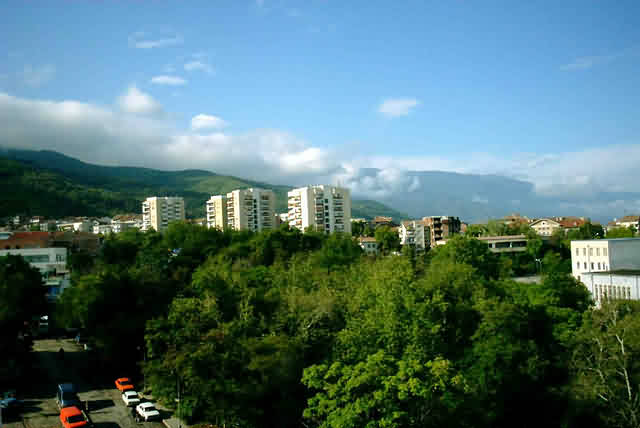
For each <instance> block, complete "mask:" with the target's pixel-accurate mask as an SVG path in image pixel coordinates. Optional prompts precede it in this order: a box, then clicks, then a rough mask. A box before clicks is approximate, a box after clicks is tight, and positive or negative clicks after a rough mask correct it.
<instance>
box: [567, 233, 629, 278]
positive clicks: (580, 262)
mask: <svg viewBox="0 0 640 428" xmlns="http://www.w3.org/2000/svg"><path fill="white" fill-rule="evenodd" d="M628 269H631V270H634V269H640V238H619V239H592V240H585V241H571V273H572V274H573V276H574V277H575V278H577V279H578V280H582V276H583V275H584V274H585V273H591V272H611V271H619V270H628Z"/></svg>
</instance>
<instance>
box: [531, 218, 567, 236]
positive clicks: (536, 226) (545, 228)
mask: <svg viewBox="0 0 640 428" xmlns="http://www.w3.org/2000/svg"><path fill="white" fill-rule="evenodd" d="M530 226H531V228H532V229H533V230H535V232H536V233H537V234H538V235H540V236H551V235H553V232H555V231H556V230H557V229H561V227H562V226H560V223H559V222H557V221H555V220H553V219H551V218H539V219H537V220H534V221H533V222H531V224H530Z"/></svg>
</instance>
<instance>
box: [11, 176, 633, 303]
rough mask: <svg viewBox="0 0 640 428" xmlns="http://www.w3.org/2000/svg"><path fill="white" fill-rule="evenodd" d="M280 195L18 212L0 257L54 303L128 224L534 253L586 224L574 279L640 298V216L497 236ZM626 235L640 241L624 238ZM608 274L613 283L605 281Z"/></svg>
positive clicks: (339, 190)
mask: <svg viewBox="0 0 640 428" xmlns="http://www.w3.org/2000/svg"><path fill="white" fill-rule="evenodd" d="M275 199H276V196H275V194H274V192H273V191H272V190H267V189H260V188H249V189H238V190H234V191H231V192H229V193H227V194H225V195H212V196H211V198H210V199H208V200H207V201H204V205H205V207H206V217H205V218H196V219H186V217H185V203H184V198H182V197H179V196H161V197H159V196H152V197H148V198H147V199H146V200H145V201H143V202H142V209H141V213H136V214H134V213H131V214H122V215H116V216H113V217H73V218H62V219H50V218H45V217H42V216H32V217H26V216H20V215H16V216H13V217H8V218H4V219H1V220H0V224H2V226H0V256H5V255H8V254H12V255H21V256H22V257H24V258H25V260H27V261H28V262H29V263H30V264H32V266H34V267H36V268H38V269H39V270H40V271H41V272H42V274H43V277H44V279H45V284H46V286H47V287H48V293H47V297H48V298H49V300H50V301H54V300H55V299H56V298H57V296H59V295H60V293H61V292H62V291H63V290H64V289H65V288H66V287H68V286H69V285H70V281H69V280H70V270H69V268H68V266H67V259H68V256H69V252H70V251H84V252H87V253H88V254H96V253H97V252H98V251H99V248H100V245H101V243H102V241H103V239H104V237H105V236H109V235H111V234H120V233H123V232H125V231H131V230H140V231H143V232H146V231H151V230H155V231H158V232H163V231H165V230H166V229H167V227H168V226H169V224H171V223H173V222H188V223H192V224H197V225H200V226H203V227H206V228H215V229H218V230H220V231H225V230H236V231H251V232H261V231H265V230H272V229H277V228H279V227H281V226H282V225H284V224H288V225H289V227H292V228H296V229H299V230H300V231H302V232H304V231H309V230H312V231H315V232H322V233H327V234H329V233H334V232H339V233H345V234H351V235H353V236H354V238H355V239H357V241H358V244H359V245H360V247H361V249H362V250H363V252H364V253H366V254H371V255H377V254H379V253H380V251H381V245H380V243H379V242H378V240H377V239H376V237H375V231H376V230H379V229H380V228H386V230H387V231H388V232H391V233H392V234H394V235H397V237H398V242H399V245H400V247H401V248H403V247H410V248H412V249H413V250H415V251H418V252H421V251H422V252H424V251H428V250H429V249H431V248H433V247H437V246H441V245H444V244H446V243H447V241H448V240H449V239H450V238H451V237H453V236H455V235H458V234H467V235H471V236H474V237H475V238H477V239H478V240H480V241H482V242H484V243H486V244H487V246H488V248H489V250H490V251H491V252H493V253H518V252H525V251H527V243H528V242H529V241H530V239H531V238H532V237H534V236H535V237H538V238H540V239H543V240H550V239H552V237H554V236H560V237H566V236H568V235H569V234H570V232H571V231H577V230H579V229H580V228H583V227H585V226H586V225H589V226H590V227H594V228H596V229H598V230H601V231H602V232H601V233H600V234H599V235H598V234H596V235H597V236H596V237H597V238H598V239H593V240H590V241H584V240H580V241H574V242H572V243H571V260H572V274H573V276H574V277H575V278H577V279H578V280H581V281H582V282H583V283H585V285H586V286H587V288H588V289H589V291H590V292H591V293H592V296H593V298H594V301H595V302H596V304H599V303H601V302H602V299H603V298H604V296H606V295H609V296H616V297H618V296H619V297H624V298H629V299H639V298H640V238H635V237H637V236H638V230H640V215H625V216H623V217H620V218H613V219H612V220H611V221H610V222H608V223H607V224H606V225H605V226H602V225H601V224H599V223H597V222H591V221H590V219H589V218H586V217H545V218H529V217H526V216H521V215H519V214H510V215H507V216H505V217H503V218H500V219H495V220H490V221H489V223H488V224H490V223H493V224H494V225H497V226H498V227H497V229H498V230H500V231H502V232H501V233H497V234H491V233H490V232H491V231H490V228H486V227H485V228H482V227H480V228H478V226H482V225H469V224H468V223H466V222H464V221H461V220H460V219H459V218H458V217H457V216H440V215H439V216H424V217H422V218H421V219H411V220H401V219H394V218H392V217H385V216H377V217H374V218H373V219H364V218H352V217H351V193H350V189H348V188H344V187H337V186H330V185H315V186H307V187H301V188H297V189H293V190H291V191H290V192H289V193H288V212H285V213H276V212H275V206H276V203H275V202H276V201H275ZM494 229H495V228H494ZM606 238H611V239H606ZM620 238H635V239H631V240H629V241H625V242H620V241H619V240H618V239H620ZM594 251H595V252H594ZM394 253H397V254H399V251H395V252H394ZM636 270H637V272H636ZM604 275H606V278H605V277H604ZM605 279H606V282H607V285H603V284H602V283H603V281H605ZM617 284H618V285H619V286H618V285H617ZM628 284H633V286H630V285H628Z"/></svg>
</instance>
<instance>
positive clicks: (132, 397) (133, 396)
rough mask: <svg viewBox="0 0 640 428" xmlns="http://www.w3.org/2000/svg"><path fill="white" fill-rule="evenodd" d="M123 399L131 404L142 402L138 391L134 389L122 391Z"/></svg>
mask: <svg viewBox="0 0 640 428" xmlns="http://www.w3.org/2000/svg"><path fill="white" fill-rule="evenodd" d="M122 401H124V404H126V405H127V407H129V406H135V405H136V404H139V403H140V397H138V393H137V392H135V391H134V390H132V389H130V390H129V391H125V392H123V393H122Z"/></svg>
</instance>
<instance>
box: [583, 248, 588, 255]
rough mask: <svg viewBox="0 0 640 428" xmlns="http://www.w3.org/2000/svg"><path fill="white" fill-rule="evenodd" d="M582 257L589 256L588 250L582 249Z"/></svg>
mask: <svg viewBox="0 0 640 428" xmlns="http://www.w3.org/2000/svg"><path fill="white" fill-rule="evenodd" d="M582 255H583V256H586V255H587V249H586V248H583V249H582Z"/></svg>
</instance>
